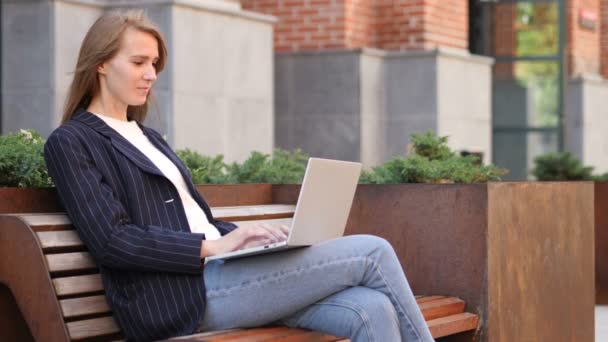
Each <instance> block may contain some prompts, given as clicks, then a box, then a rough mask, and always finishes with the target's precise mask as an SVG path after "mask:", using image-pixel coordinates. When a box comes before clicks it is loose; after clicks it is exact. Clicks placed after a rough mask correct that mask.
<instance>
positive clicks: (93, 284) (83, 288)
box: [53, 274, 103, 297]
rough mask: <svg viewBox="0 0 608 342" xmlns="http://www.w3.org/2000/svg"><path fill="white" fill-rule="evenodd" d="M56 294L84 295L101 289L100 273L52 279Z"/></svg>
mask: <svg viewBox="0 0 608 342" xmlns="http://www.w3.org/2000/svg"><path fill="white" fill-rule="evenodd" d="M53 285H54V286H55V292H56V293H57V296H59V297H62V296H72V295H84V294H88V293H95V292H101V291H103V284H102V283H101V275H99V274H88V275H83V276H75V277H62V278H55V279H53Z"/></svg>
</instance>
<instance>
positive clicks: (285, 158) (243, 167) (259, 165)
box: [228, 148, 308, 184]
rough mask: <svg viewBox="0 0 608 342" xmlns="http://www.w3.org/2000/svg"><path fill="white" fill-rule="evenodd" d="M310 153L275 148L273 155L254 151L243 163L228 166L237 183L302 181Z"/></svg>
mask: <svg viewBox="0 0 608 342" xmlns="http://www.w3.org/2000/svg"><path fill="white" fill-rule="evenodd" d="M307 161H308V155H307V154H305V153H303V152H302V151H301V150H299V149H298V150H295V151H294V152H293V153H291V152H289V151H286V150H283V149H279V148H277V149H275V150H274V153H273V155H272V156H270V155H268V154H264V153H260V152H257V151H254V152H252V153H251V155H250V156H249V158H248V159H247V160H245V161H244V162H243V164H238V163H233V164H232V165H230V166H229V167H228V170H229V173H230V175H231V176H232V177H234V180H235V181H236V183H271V184H287V183H301V182H302V179H303V178H304V171H305V170H306V162H307Z"/></svg>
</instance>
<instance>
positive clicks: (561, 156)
mask: <svg viewBox="0 0 608 342" xmlns="http://www.w3.org/2000/svg"><path fill="white" fill-rule="evenodd" d="M532 175H533V176H534V177H536V179H537V180H539V181H568V180H587V181H597V182H606V181H608V173H605V174H603V175H597V176H594V175H593V167H592V166H585V165H583V163H582V162H581V161H580V160H578V159H576V158H575V157H574V156H573V155H572V154H571V153H570V152H557V153H546V154H543V155H540V156H538V157H536V158H534V168H533V169H532Z"/></svg>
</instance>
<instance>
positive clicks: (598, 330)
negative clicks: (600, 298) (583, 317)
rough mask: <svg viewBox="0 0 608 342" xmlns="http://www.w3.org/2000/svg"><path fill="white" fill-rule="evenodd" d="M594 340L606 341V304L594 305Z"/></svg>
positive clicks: (607, 332)
mask: <svg viewBox="0 0 608 342" xmlns="http://www.w3.org/2000/svg"><path fill="white" fill-rule="evenodd" d="M595 341H596V342H602V341H608V305H597V306H596V307H595Z"/></svg>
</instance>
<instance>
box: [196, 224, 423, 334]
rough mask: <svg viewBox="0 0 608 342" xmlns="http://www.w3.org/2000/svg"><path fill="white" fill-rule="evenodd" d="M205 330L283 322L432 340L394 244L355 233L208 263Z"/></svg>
mask: <svg viewBox="0 0 608 342" xmlns="http://www.w3.org/2000/svg"><path fill="white" fill-rule="evenodd" d="M204 276H205V283H206V286H207V307H206V311H205V316H204V318H203V321H202V322H201V329H202V330H203V331H208V330H221V329H230V328H245V327H256V326H260V325H265V324H274V323H278V324H284V325H287V326H290V327H299V328H305V329H312V330H316V331H321V332H325V333H329V334H333V335H336V336H342V337H348V338H350V339H351V340H352V341H353V342H360V341H378V342H387V341H433V338H432V337H431V335H430V332H429V330H428V328H427V325H426V323H425V321H424V318H423V317H422V313H421V312H420V309H419V308H418V305H417V304H416V300H415V298H414V295H413V294H412V291H411V289H410V287H409V285H408V282H407V279H406V278H405V274H404V273H403V270H402V268H401V265H400V263H399V260H398V259H397V256H396V254H395V251H394V250H393V248H392V247H391V245H390V244H389V243H388V242H387V241H386V240H384V239H381V238H379V237H375V236H371V235H352V236H346V237H342V238H339V239H335V240H330V241H326V242H323V243H320V244H318V245H314V246H311V247H306V248H299V249H294V250H288V251H284V252H278V253H271V254H266V255H261V256H254V257H247V258H243V259H236V260H228V261H212V262H209V263H208V264H207V265H206V266H205V275H204Z"/></svg>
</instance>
